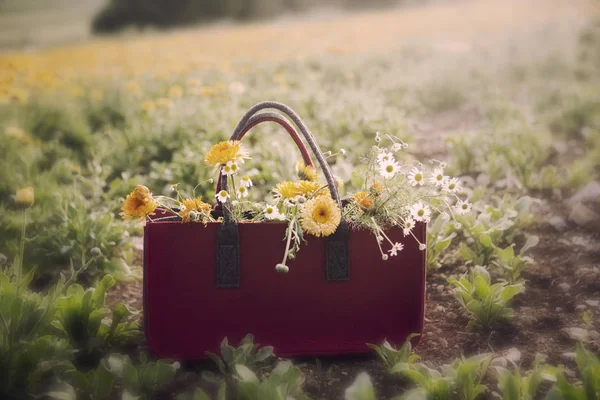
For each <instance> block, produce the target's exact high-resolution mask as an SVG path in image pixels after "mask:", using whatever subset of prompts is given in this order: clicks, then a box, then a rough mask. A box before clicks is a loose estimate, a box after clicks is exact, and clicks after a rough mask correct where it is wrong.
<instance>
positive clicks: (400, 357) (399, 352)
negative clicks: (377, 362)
mask: <svg viewBox="0 0 600 400" xmlns="http://www.w3.org/2000/svg"><path fill="white" fill-rule="evenodd" d="M417 336H419V334H418V333H413V334H411V335H409V336H408V338H407V339H406V341H405V342H404V344H403V345H402V347H401V348H400V349H395V348H394V347H393V346H392V345H391V344H390V343H389V342H388V341H387V340H384V341H383V343H382V344H381V345H379V346H377V345H375V344H370V343H369V344H367V346H369V347H370V348H371V349H373V350H375V352H376V353H377V355H378V356H379V358H380V359H381V361H383V363H384V364H385V367H386V369H387V370H388V371H389V372H394V371H393V370H394V367H395V366H396V365H397V364H399V363H408V364H410V363H413V362H415V361H417V360H418V359H419V356H418V355H416V354H411V353H412V343H411V340H412V339H413V338H414V337H417Z"/></svg>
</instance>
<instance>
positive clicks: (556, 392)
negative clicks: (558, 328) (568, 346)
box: [548, 343, 600, 400]
mask: <svg viewBox="0 0 600 400" xmlns="http://www.w3.org/2000/svg"><path fill="white" fill-rule="evenodd" d="M575 361H576V362H577V368H578V370H579V376H580V377H581V382H580V383H578V384H572V383H570V382H569V381H568V380H567V379H566V378H565V374H564V372H562V371H561V372H559V373H558V378H557V382H556V385H555V386H554V388H553V389H552V390H551V391H550V393H549V394H548V399H549V400H558V399H564V400H589V399H598V398H600V360H598V357H597V356H596V355H595V354H594V353H592V352H591V351H590V350H587V349H586V348H585V347H584V346H583V345H582V344H581V343H577V356H576V358H575Z"/></svg>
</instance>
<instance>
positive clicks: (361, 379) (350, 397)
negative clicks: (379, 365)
mask: <svg viewBox="0 0 600 400" xmlns="http://www.w3.org/2000/svg"><path fill="white" fill-rule="evenodd" d="M344 399H345V400H375V399H376V397H375V389H374V388H373V383H372V382H371V378H370V377H369V374H367V373H366V372H361V373H360V374H358V376H357V377H356V379H355V380H354V382H353V383H352V385H351V386H350V387H348V388H347V389H346V392H345V394H344Z"/></svg>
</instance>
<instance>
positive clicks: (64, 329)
mask: <svg viewBox="0 0 600 400" xmlns="http://www.w3.org/2000/svg"><path fill="white" fill-rule="evenodd" d="M114 284H115V280H114V278H113V277H112V276H110V275H106V276H105V277H104V278H103V279H102V280H100V281H99V282H98V284H97V286H96V288H89V289H87V290H84V289H83V288H82V287H81V286H80V285H72V286H70V287H69V288H68V289H67V292H66V294H65V296H64V297H61V298H60V299H58V304H57V312H56V316H57V321H56V322H55V323H54V324H53V325H54V326H55V327H56V328H58V329H59V330H60V332H61V333H62V334H64V336H65V337H66V338H67V339H68V340H69V341H70V343H71V345H72V346H73V348H75V349H77V362H78V364H79V365H82V366H89V365H92V366H94V365H96V363H97V362H98V360H99V359H100V358H101V357H102V356H104V354H105V352H106V351H107V349H108V348H109V347H110V346H119V345H123V344H126V343H128V342H131V341H133V340H135V339H137V338H139V337H140V331H139V328H138V326H137V324H135V323H131V322H123V320H124V319H125V318H126V317H127V316H128V315H129V314H130V312H129V310H128V309H127V307H126V306H125V305H124V304H119V305H118V306H116V307H115V309H114V310H113V312H112V321H111V323H107V322H105V318H106V317H108V315H109V314H110V310H109V309H108V308H105V306H104V297H105V294H106V291H107V290H108V289H110V288H111V287H112V286H113V285H114Z"/></svg>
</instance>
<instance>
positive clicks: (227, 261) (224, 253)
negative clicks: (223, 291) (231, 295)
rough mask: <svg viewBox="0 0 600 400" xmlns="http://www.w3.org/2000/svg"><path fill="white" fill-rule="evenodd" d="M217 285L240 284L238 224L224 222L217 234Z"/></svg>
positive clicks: (235, 285) (228, 286)
mask: <svg viewBox="0 0 600 400" xmlns="http://www.w3.org/2000/svg"><path fill="white" fill-rule="evenodd" d="M216 272H217V287H218V288H236V287H239V286H240V236H239V232H238V227H237V224H235V223H231V222H230V223H227V222H223V223H222V224H221V226H220V227H219V232H218V234H217V271H216Z"/></svg>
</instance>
